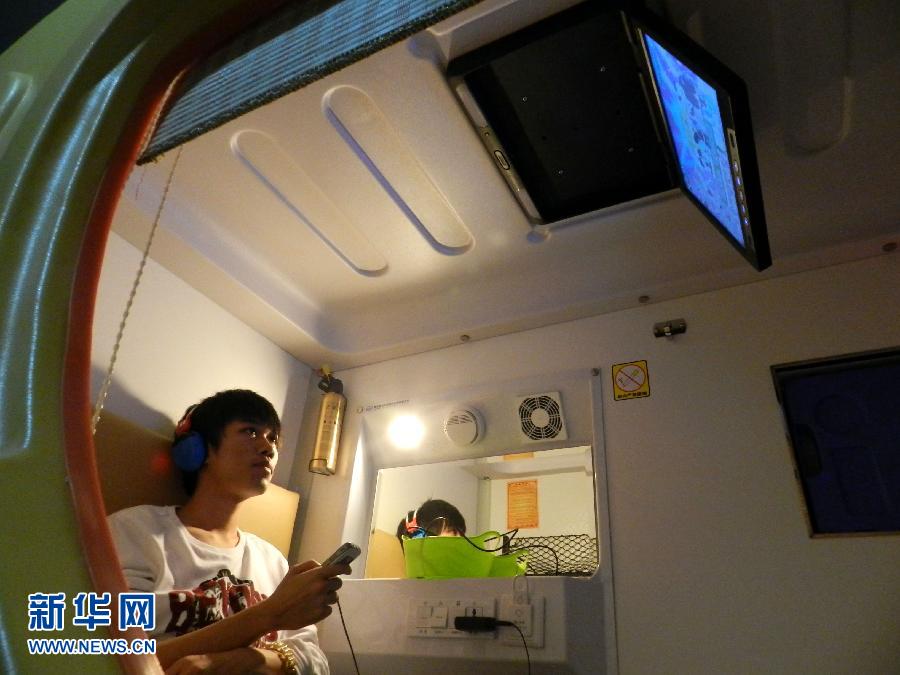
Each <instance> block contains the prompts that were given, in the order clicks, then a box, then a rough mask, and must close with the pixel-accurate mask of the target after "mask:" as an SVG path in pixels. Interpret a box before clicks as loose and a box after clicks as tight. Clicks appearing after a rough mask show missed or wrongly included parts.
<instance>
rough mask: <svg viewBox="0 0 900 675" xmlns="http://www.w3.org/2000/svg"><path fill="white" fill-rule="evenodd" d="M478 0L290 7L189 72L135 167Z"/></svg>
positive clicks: (327, 0) (344, 1)
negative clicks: (179, 91)
mask: <svg viewBox="0 0 900 675" xmlns="http://www.w3.org/2000/svg"><path fill="white" fill-rule="evenodd" d="M479 1H480V0H341V1H340V2H335V1H334V0H312V1H310V2H302V3H291V4H290V5H288V6H287V7H285V8H284V9H282V10H281V11H280V12H279V13H278V14H276V15H275V16H273V17H271V18H269V19H267V20H265V21H264V22H262V23H261V24H260V25H259V26H258V27H257V28H255V29H252V30H250V31H248V32H246V33H245V34H243V35H241V36H239V37H238V38H237V39H236V40H235V41H234V42H232V43H231V44H229V45H228V46H227V47H225V48H223V49H222V50H220V51H219V52H217V53H215V54H213V55H212V56H211V57H210V58H208V59H207V60H206V61H204V62H203V63H201V64H200V65H199V66H198V67H197V68H195V69H194V71H193V72H192V73H191V74H190V76H189V78H188V80H187V81H186V82H185V85H184V87H183V88H182V89H181V93H180V94H178V95H177V98H176V100H175V101H174V103H172V104H171V105H170V106H169V108H168V110H167V112H166V113H165V114H164V115H163V117H162V119H161V121H160V123H159V125H158V126H157V128H156V129H155V131H154V133H153V136H152V137H151V139H150V142H149V143H148V145H147V148H146V149H145V150H144V153H143V154H142V155H141V156H140V158H139V159H138V164H143V163H145V162H148V161H150V160H152V159H154V158H155V157H157V156H158V155H160V154H162V153H164V152H166V151H167V150H170V149H172V148H174V147H176V146H178V145H181V144H182V143H186V142H187V141H189V140H191V139H193V138H196V137H197V136H200V135H201V134H203V133H205V132H207V131H209V130H211V129H215V128H216V127H218V126H221V125H222V124H225V123H226V122H229V121H231V120H233V119H235V118H236V117H239V116H241V115H243V114H244V113H246V112H249V111H250V110H253V109H254V108H258V107H260V106H262V105H265V104H266V103H269V102H270V101H273V100H275V99H277V98H279V97H281V96H284V95H285V94H288V93H290V92H292V91H296V90H297V89H300V88H302V87H304V86H306V85H307V84H309V83H310V82H314V81H316V80H318V79H321V78H323V77H325V76H326V75H328V74H330V73H333V72H335V71H337V70H340V69H341V68H344V67H345V66H348V65H350V64H351V63H354V62H356V61H359V60H360V59H362V58H365V57H366V56H368V55H369V54H372V53H373V52H376V51H378V50H379V49H383V48H384V47H387V46H389V45H391V44H393V43H395V42H398V41H400V40H402V39H404V38H406V37H408V36H410V35H413V34H415V33H417V32H419V31H420V30H422V29H424V28H427V27H428V26H430V25H432V24H434V23H437V22H438V21H440V20H442V19H444V18H446V17H448V16H450V15H452V14H455V13H456V12H459V11H461V10H463V9H465V8H467V7H470V6H472V5H475V4H477V3H478V2H479Z"/></svg>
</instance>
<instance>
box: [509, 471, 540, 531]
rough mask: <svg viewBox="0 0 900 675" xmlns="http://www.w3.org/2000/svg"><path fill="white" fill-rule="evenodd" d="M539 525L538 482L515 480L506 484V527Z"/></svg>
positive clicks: (515, 527)
mask: <svg viewBox="0 0 900 675" xmlns="http://www.w3.org/2000/svg"><path fill="white" fill-rule="evenodd" d="M529 527H532V528H533V527H538V482H537V481H536V480H514V481H510V482H509V483H507V484H506V529H508V530H515V529H525V528H529Z"/></svg>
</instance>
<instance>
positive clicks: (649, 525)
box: [306, 255, 900, 675]
mask: <svg viewBox="0 0 900 675" xmlns="http://www.w3.org/2000/svg"><path fill="white" fill-rule="evenodd" d="M898 297H900V257H898V256H897V255H884V256H881V257H878V258H872V259H868V260H862V261H858V262H854V263H849V264H845V265H841V266H837V267H832V268H827V269H821V270H816V271H811V272H805V273H802V274H797V275H794V276H790V277H782V278H776V279H771V280H766V281H761V282H759V283H755V284H751V285H746V286H741V287H736V288H732V289H726V290H722V291H718V292H713V293H705V294H701V295H696V296H692V297H688V298H683V299H679V300H674V301H671V302H666V303H660V304H650V305H647V306H643V307H640V308H636V309H631V310H627V311H622V312H618V313H614V314H609V315H604V316H598V317H594V318H589V319H584V320H580V321H576V322H571V323H567V324H561V325H556V326H549V327H545V328H541V329H537V330H531V331H527V332H522V333H517V334H514V335H508V336H503V337H499V338H494V339H490V340H484V341H478V342H470V343H468V344H464V345H460V346H457V347H453V348H450V349H444V350H439V351H434V352H429V353H425V354H419V355H416V356H411V357H407V358H402V359H397V360H394V361H391V362H387V363H381V364H376V365H372V366H368V367H364V368H358V369H353V370H350V371H346V372H342V373H340V374H339V376H340V377H341V378H342V379H343V380H344V383H345V391H346V392H347V394H348V397H349V398H350V401H351V403H350V405H351V407H352V405H353V401H354V399H356V400H364V401H366V400H397V399H400V398H409V397H413V396H415V395H417V394H425V393H429V392H434V391H436V390H439V389H441V388H443V389H447V390H454V389H459V388H461V387H463V386H465V385H467V384H470V381H468V378H470V377H471V375H472V374H473V373H477V377H478V378H480V379H482V380H484V381H487V380H490V379H497V380H498V381H503V380H504V379H509V378H510V377H512V376H523V377H524V376H527V375H528V374H530V373H533V372H536V371H538V370H540V371H541V372H547V371H548V369H558V370H565V369H570V368H576V367H594V366H596V367H599V368H601V369H602V371H603V373H602V377H603V378H605V380H604V382H603V387H604V392H605V395H604V396H603V402H602V407H603V417H604V420H605V426H604V431H603V433H604V437H605V445H606V456H607V467H608V474H609V483H610V494H609V503H610V512H611V536H612V551H611V554H612V562H613V564H614V574H615V593H616V598H615V602H616V616H617V632H618V650H619V666H620V672H622V673H628V674H634V675H643V674H645V673H761V672H765V673H791V674H794V673H871V674H873V675H874V674H881V673H888V672H897V663H898V659H900V537H898V536H881V537H852V538H827V539H815V540H813V539H811V538H810V537H809V535H808V532H807V524H806V520H805V516H804V509H803V502H802V497H801V494H800V491H799V489H798V485H797V483H796V481H795V479H794V476H793V466H792V461H791V454H790V449H789V447H788V444H787V440H786V437H785V429H784V425H783V421H782V417H781V412H780V408H779V406H778V402H777V400H776V397H775V393H774V389H773V385H772V378H771V374H770V370H769V369H770V366H771V365H773V364H779V363H784V362H790V361H798V360H804V359H812V358H818V357H826V356H830V355H837V354H845V353H850V352H857V351H864V350H870V349H879V348H885V347H889V346H896V345H898V344H900V311H898ZM674 318H684V319H685V320H686V321H687V325H688V330H687V333H686V334H685V335H682V336H679V337H677V338H675V339H672V340H668V339H657V338H654V337H653V336H652V326H653V324H654V323H655V322H658V321H662V320H666V319H674ZM536 354H539V355H540V358H535V355H536ZM636 359H647V361H648V363H649V374H650V385H651V392H652V395H651V396H650V397H649V398H644V399H636V400H628V401H614V400H613V397H612V393H611V384H610V376H609V371H610V368H611V366H612V365H614V364H617V363H624V362H628V361H632V360H636ZM350 426H351V427H352V426H353V425H350ZM348 436H351V437H349V438H345V439H344V447H343V451H344V452H347V453H349V454H351V455H352V454H353V451H354V449H355V447H356V445H355V444H356V439H355V436H354V435H353V434H348ZM316 479H317V480H318V477H316ZM348 479H349V473H345V474H342V475H339V476H335V477H333V478H331V479H328V480H330V481H331V482H328V483H326V482H321V481H320V482H319V483H317V484H316V488H317V490H318V491H319V496H320V497H321V498H322V503H323V504H327V505H329V507H331V506H333V504H334V503H335V502H337V503H340V502H341V501H343V502H344V503H346V500H347V490H348V485H349V482H348ZM318 510H319V506H318V505H317V502H316V500H315V499H313V500H312V502H311V504H310V508H309V514H308V518H307V520H306V532H309V533H310V534H312V533H315V532H319V533H321V534H322V536H324V537H327V536H329V535H328V533H329V532H330V531H331V530H334V529H335V528H334V526H333V525H332V526H328V525H327V519H326V518H325V517H324V516H325V514H319V513H318ZM319 516H321V517H319ZM313 538H315V537H313ZM603 559H604V560H607V556H606V555H605V554H604V556H603ZM359 583H360V584H366V583H368V582H359ZM407 583H410V582H407ZM366 588H371V589H372V594H369V593H368V591H367V594H366V601H367V603H375V604H378V605H379V606H381V603H382V601H384V602H385V603H387V604H389V603H390V598H389V597H385V598H380V597H378V596H377V593H376V592H375V589H376V588H377V587H376V586H366ZM596 616H597V613H594V614H593V616H592V615H591V614H590V613H588V614H586V615H585V616H582V617H580V619H579V620H577V621H574V622H571V623H570V625H568V626H567V630H569V631H571V632H570V633H569V634H567V635H566V640H568V641H569V642H570V643H572V642H573V641H575V642H576V643H577V642H578V641H596V640H600V639H602V632H601V629H600V628H599V627H598V626H597V624H596V623H595V622H596V621H597V619H596ZM392 620H394V618H393V615H392V614H390V613H389V612H383V613H382V614H381V615H380V624H379V630H380V631H382V632H386V633H389V634H391V631H393V633H392V634H397V633H398V631H400V630H401V628H400V627H399V626H395V625H393V624H392ZM337 632H338V635H340V640H343V636H342V635H341V634H340V629H339V628H338V630H337ZM333 644H335V645H337V644H338V643H337V641H335V642H334V643H333ZM354 646H355V647H356V648H357V650H358V651H359V650H360V649H364V648H365V645H364V641H363V644H357V643H356V642H354ZM459 649H460V650H463V648H462V647H459ZM409 662H410V663H411V662H412V661H409ZM406 672H410V673H412V672H413V670H408V671H406ZM416 672H418V671H416ZM423 672H424V671H423ZM473 672H474V671H473ZM584 672H590V671H589V670H586V671H584Z"/></svg>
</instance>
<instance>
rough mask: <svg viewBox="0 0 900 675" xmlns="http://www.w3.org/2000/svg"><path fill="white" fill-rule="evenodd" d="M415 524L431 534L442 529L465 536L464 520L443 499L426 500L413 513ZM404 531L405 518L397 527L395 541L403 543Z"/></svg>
mask: <svg viewBox="0 0 900 675" xmlns="http://www.w3.org/2000/svg"><path fill="white" fill-rule="evenodd" d="M415 514H416V523H417V524H418V526H419V527H421V528H424V529H425V530H426V531H427V532H429V533H431V534H437V533H439V532H440V531H441V530H442V529H446V530H454V531H455V532H456V533H457V534H460V535H465V534H466V519H465V518H463V514H462V513H460V512H459V509H458V508H456V507H455V506H453V504H451V503H450V502H445V501H444V500H443V499H428V500H426V501H425V502H424V503H423V504H422V506H420V507H419V508H418V509H416V511H415ZM405 534H407V531H406V518H403V519H402V520H401V521H400V524H399V525H397V539H399V540H400V543H401V544H402V543H403V539H402V537H403V535H405Z"/></svg>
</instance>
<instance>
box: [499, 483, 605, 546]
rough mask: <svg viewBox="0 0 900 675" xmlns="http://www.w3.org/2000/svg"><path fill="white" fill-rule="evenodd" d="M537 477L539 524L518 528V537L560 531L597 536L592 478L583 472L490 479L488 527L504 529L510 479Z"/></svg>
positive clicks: (500, 530)
mask: <svg viewBox="0 0 900 675" xmlns="http://www.w3.org/2000/svg"><path fill="white" fill-rule="evenodd" d="M519 480H536V481H537V498H538V526H537V527H528V528H521V529H520V530H519V536H520V537H553V536H557V535H561V534H586V535H588V536H590V537H596V536H597V525H596V523H595V522H594V477H593V476H590V475H588V474H585V473H584V471H570V472H566V473H554V474H550V475H547V476H522V477H517V478H514V479H509V480H492V481H491V482H490V485H491V498H490V499H491V521H490V529H492V530H497V531H498V532H505V531H506V530H508V529H509V527H507V519H506V515H507V513H506V512H507V504H508V501H509V500H508V496H507V485H509V483H510V482H511V481H519Z"/></svg>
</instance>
